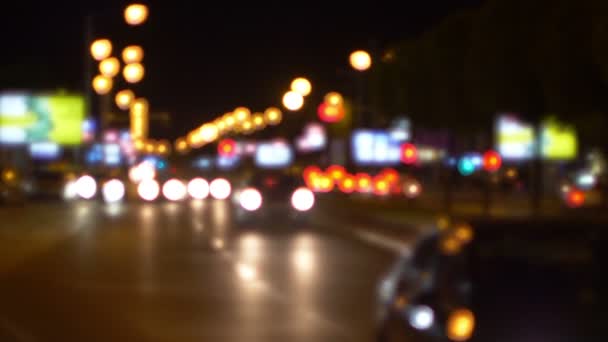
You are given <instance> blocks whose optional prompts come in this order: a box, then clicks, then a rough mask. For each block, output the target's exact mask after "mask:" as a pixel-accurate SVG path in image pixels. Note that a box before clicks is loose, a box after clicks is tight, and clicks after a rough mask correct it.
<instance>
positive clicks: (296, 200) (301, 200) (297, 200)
mask: <svg viewBox="0 0 608 342" xmlns="http://www.w3.org/2000/svg"><path fill="white" fill-rule="evenodd" d="M291 205H292V206H293V207H294V209H296V210H298V211H308V210H310V209H311V208H312V207H313V206H314V205H315V195H314V194H313V193H312V191H310V190H309V189H307V188H299V189H297V190H296V191H294V192H293V195H291Z"/></svg>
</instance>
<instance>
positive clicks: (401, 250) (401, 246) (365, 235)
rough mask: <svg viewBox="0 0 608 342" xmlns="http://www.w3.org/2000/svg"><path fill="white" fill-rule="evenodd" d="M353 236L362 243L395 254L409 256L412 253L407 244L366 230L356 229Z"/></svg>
mask: <svg viewBox="0 0 608 342" xmlns="http://www.w3.org/2000/svg"><path fill="white" fill-rule="evenodd" d="M355 236H356V237H357V238H358V239H359V240H362V241H363V242H366V243H368V244H371V245H374V246H376V247H380V248H382V249H385V250H388V251H391V252H394V253H397V254H401V255H409V254H411V252H412V250H411V247H410V245H409V244H407V243H405V242H401V241H399V240H396V239H393V238H390V237H387V236H385V235H381V234H377V233H373V232H370V231H368V230H364V229H358V230H356V231H355Z"/></svg>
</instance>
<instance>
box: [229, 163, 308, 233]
mask: <svg viewBox="0 0 608 342" xmlns="http://www.w3.org/2000/svg"><path fill="white" fill-rule="evenodd" d="M233 204H234V206H235V211H234V212H235V218H236V220H237V222H239V223H257V222H260V221H263V220H267V219H271V218H277V217H280V218H287V219H289V220H292V221H293V222H296V223H305V222H306V221H307V219H308V217H309V216H310V211H311V210H312V209H313V208H314V204H315V196H314V194H313V192H312V191H310V190H309V189H308V188H306V187H305V185H304V182H303V180H302V177H301V176H298V175H293V174H289V173H283V172H268V171H266V172H260V173H256V174H255V175H253V176H251V177H249V178H246V179H245V180H244V181H243V182H241V184H240V185H239V186H238V188H237V189H235V195H234V197H233Z"/></svg>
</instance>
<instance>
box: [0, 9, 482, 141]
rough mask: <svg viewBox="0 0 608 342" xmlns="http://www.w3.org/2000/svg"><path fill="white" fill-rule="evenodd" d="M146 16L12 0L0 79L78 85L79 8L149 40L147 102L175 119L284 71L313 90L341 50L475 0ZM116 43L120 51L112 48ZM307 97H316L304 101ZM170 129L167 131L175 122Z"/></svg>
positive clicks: (227, 106) (334, 75)
mask: <svg viewBox="0 0 608 342" xmlns="http://www.w3.org/2000/svg"><path fill="white" fill-rule="evenodd" d="M143 2H144V3H147V4H149V5H150V11H151V14H150V18H149V21H148V22H147V23H146V24H145V25H144V26H142V27H135V28H134V27H130V26H127V25H126V24H125V23H124V22H123V20H122V10H123V8H124V7H125V6H126V5H127V4H128V3H129V2H128V1H102V0H99V1H95V2H93V1H73V2H67V1H61V2H53V1H18V2H14V3H6V2H5V3H3V8H2V11H1V12H0V35H1V37H2V43H1V46H2V49H1V53H0V89H12V88H21V89H54V88H59V87H63V88H67V89H70V90H77V91H81V90H82V89H83V87H84V84H85V81H84V79H85V78H84V70H85V63H84V60H85V59H86V58H90V57H89V55H85V52H86V49H87V47H86V46H85V29H84V28H85V25H84V23H85V19H84V18H85V16H86V15H87V14H90V15H93V19H94V20H93V22H94V29H95V34H96V36H100V37H101V36H103V37H108V38H110V39H112V40H113V41H114V42H115V43H116V44H115V45H117V46H118V48H120V47H123V46H125V45H127V44H140V45H142V46H143V47H144V50H145V58H144V64H145V66H146V78H145V79H144V81H143V83H142V84H141V85H138V86H137V87H135V90H136V92H137V93H138V94H140V95H142V96H145V97H147V98H149V100H150V103H151V107H152V110H162V111H169V112H171V113H172V115H173V118H175V122H174V125H173V129H172V130H174V131H176V132H178V131H183V130H187V129H190V128H194V126H195V125H197V124H199V123H201V122H203V121H204V120H205V119H208V118H213V117H215V116H216V115H217V114H222V113H224V112H227V111H230V110H232V109H233V108H235V107H236V106H240V105H244V106H248V107H251V108H252V109H254V110H263V109H264V108H265V107H267V106H269V105H280V99H281V96H282V93H283V92H284V91H286V90H287V89H288V87H289V83H290V81H291V79H293V78H294V77H296V76H300V75H302V76H306V77H308V78H309V79H311V81H312V82H313V87H314V90H313V91H316V93H317V94H321V93H324V92H327V91H329V90H340V89H339V88H340V87H342V86H344V84H345V82H347V81H348V79H347V76H345V74H344V72H343V71H342V72H341V71H340V70H346V71H347V70H348V64H347V63H348V62H347V59H348V54H349V52H350V51H352V50H353V49H355V48H366V49H369V48H374V47H376V48H378V49H380V48H381V47H382V46H383V45H384V44H386V43H387V42H391V41H395V40H399V39H403V38H409V37H415V36H416V35H418V34H420V33H421V32H423V31H424V30H427V29H429V28H432V27H433V26H434V25H436V24H437V23H438V22H439V21H440V20H441V19H442V18H443V17H444V16H445V15H447V14H449V13H451V12H454V11H457V10H458V9H461V8H465V7H471V6H477V5H479V3H480V2H482V0H451V1H449V0H448V1H439V0H416V1H409V0H404V1H399V2H396V4H390V5H386V4H385V5H381V4H379V3H378V2H360V3H357V2H353V3H354V4H356V5H354V6H356V8H351V7H349V6H347V5H344V4H336V3H329V2H325V3H313V2H307V1H293V2H288V1H282V2H276V3H270V2H268V3H265V2H261V1H254V2H252V1H245V2H244V3H243V4H239V3H237V2H235V1H214V2H210V1H188V2H186V1H170V0H163V1H143ZM115 54H116V53H115ZM311 107H312V106H311ZM172 135H173V134H172Z"/></svg>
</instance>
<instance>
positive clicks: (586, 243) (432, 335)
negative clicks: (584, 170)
mask: <svg viewBox="0 0 608 342" xmlns="http://www.w3.org/2000/svg"><path fill="white" fill-rule="evenodd" d="M471 227H474V229H473V228H471ZM605 227H606V225H605V224H602V223H599V222H582V221H572V222H568V221H560V222H557V221H549V220H547V221H534V222H531V221H528V222H522V221H520V222H516V221H508V222H507V221H504V222H478V223H473V224H472V226H469V225H459V226H455V227H453V228H451V229H448V230H445V231H442V232H438V233H436V234H431V235H429V236H425V237H424V238H423V239H421V240H420V241H419V243H418V244H417V245H416V246H415V248H414V249H413V252H412V253H411V254H409V255H404V256H402V257H400V258H399V260H398V261H397V262H396V263H395V265H394V267H393V268H392V269H391V270H390V271H389V272H388V274H387V275H386V277H384V278H383V280H382V281H381V282H380V285H379V287H378V294H377V299H378V301H377V303H378V306H377V311H378V312H377V318H378V341H409V340H412V341H469V340H470V341H493V342H496V341H540V340H543V341H607V340H608V330H606V328H605V327H604V324H605V323H604V322H607V321H608V320H607V319H608V309H607V307H606V304H608V302H607V300H608V296H607V295H608V287H607V286H606V285H608V284H607V281H606V280H604V279H605V277H603V275H602V273H603V270H604V269H605V266H606V265H608V263H607V261H608V252H607V248H606V246H607V243H608V231H606V229H605Z"/></svg>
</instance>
